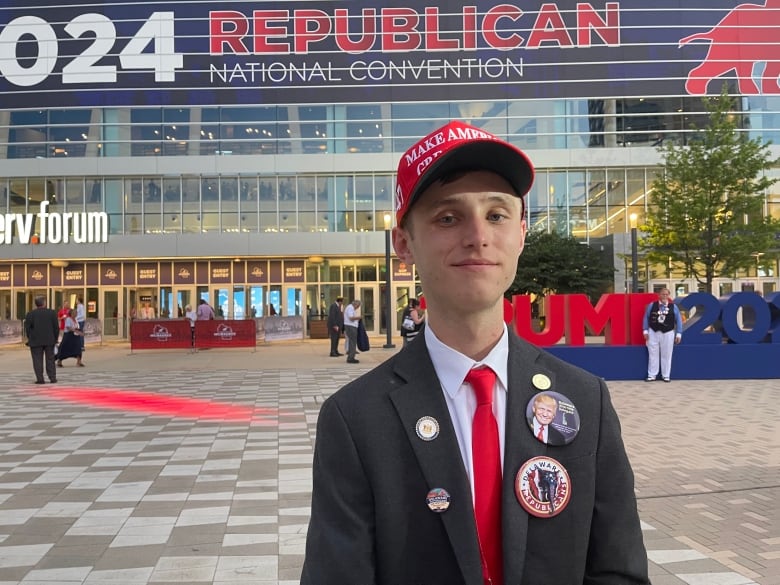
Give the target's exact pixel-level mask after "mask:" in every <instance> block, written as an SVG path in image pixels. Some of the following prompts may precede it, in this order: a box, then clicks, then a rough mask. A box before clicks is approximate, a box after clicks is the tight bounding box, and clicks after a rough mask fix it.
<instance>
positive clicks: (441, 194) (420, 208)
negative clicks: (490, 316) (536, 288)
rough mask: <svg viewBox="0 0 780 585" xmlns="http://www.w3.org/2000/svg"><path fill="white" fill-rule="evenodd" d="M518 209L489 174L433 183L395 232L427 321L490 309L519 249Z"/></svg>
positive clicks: (504, 285)
mask: <svg viewBox="0 0 780 585" xmlns="http://www.w3.org/2000/svg"><path fill="white" fill-rule="evenodd" d="M525 232H526V227H525V221H524V220H523V216H522V201H521V199H520V198H519V197H517V196H516V195H515V193H514V191H513V190H512V187H511V186H510V185H509V183H507V182H506V180H504V179H503V178H501V177H500V176H499V175H496V174H495V173H491V172H488V171H475V172H470V173H467V174H465V175H463V176H462V177H459V178H457V179H456V180H454V181H452V182H449V183H447V184H441V183H440V182H436V183H434V184H433V185H432V186H431V187H429V188H428V189H427V190H426V191H425V192H424V193H422V194H421V196H420V199H419V200H418V201H417V202H415V204H414V206H413V207H412V208H411V209H410V210H409V212H408V216H407V220H406V222H405V227H396V228H395V229H394V230H393V245H394V246H395V250H396V253H397V254H398V256H399V258H401V260H402V261H404V262H406V263H407V264H415V266H416V268H417V272H418V273H419V274H420V279H421V281H422V286H423V290H425V297H426V302H427V305H428V309H429V310H431V309H432V311H431V314H433V313H434V312H436V311H442V312H443V316H444V315H446V314H448V313H453V314H455V315H458V314H461V315H462V314H471V313H475V312H479V311H481V310H487V309H495V308H496V306H497V305H498V303H500V302H501V300H502V298H503V294H504V292H505V291H506V290H507V288H509V286H510V284H511V283H512V281H513V280H514V277H515V273H516V272H517V259H518V257H519V256H520V252H522V250H523V244H524V242H525Z"/></svg>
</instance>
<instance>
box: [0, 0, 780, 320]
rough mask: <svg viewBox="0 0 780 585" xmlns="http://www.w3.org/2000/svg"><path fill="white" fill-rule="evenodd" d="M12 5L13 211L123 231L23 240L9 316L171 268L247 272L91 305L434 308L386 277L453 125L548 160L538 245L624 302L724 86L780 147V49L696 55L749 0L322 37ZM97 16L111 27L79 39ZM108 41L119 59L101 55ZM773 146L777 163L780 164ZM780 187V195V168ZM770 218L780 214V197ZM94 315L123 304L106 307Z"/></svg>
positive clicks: (129, 8) (5, 164) (187, 15)
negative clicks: (71, 270)
mask: <svg viewBox="0 0 780 585" xmlns="http://www.w3.org/2000/svg"><path fill="white" fill-rule="evenodd" d="M9 2H10V3H9V4H8V7H4V8H0V36H2V41H3V42H4V43H5V44H6V45H7V46H8V47H9V48H10V51H11V53H9V55H7V56H6V58H5V59H0V97H2V105H0V217H2V218H3V219H4V220H5V219H6V217H11V218H13V219H14V220H15V219H16V218H17V217H23V214H32V215H33V216H36V214H37V213H38V212H39V210H41V209H43V208H44V207H47V208H48V211H49V212H50V213H58V214H63V215H65V214H69V213H70V214H73V213H79V214H81V213H86V214H105V216H106V217H107V223H108V231H109V238H108V241H107V242H103V243H100V244H88V245H75V244H73V245H70V246H68V247H58V246H52V245H51V243H50V242H49V243H45V245H41V246H39V247H35V248H31V247H30V245H29V243H28V242H20V241H18V239H19V238H16V240H15V239H14V238H15V237H16V236H15V235H14V234H15V232H13V231H12V230H6V231H5V239H4V241H3V242H2V245H0V313H2V312H5V311H6V310H7V309H9V308H10V309H12V310H11V311H10V312H11V314H13V315H17V314H18V313H19V312H21V311H23V310H24V309H25V308H26V307H27V306H28V305H29V304H30V302H31V296H30V295H31V291H32V290H34V289H35V288H36V287H38V286H42V285H40V281H31V280H29V278H28V273H30V270H32V271H33V272H36V271H37V273H40V274H45V273H47V270H49V275H50V277H51V279H52V280H50V281H48V283H47V285H46V287H48V288H49V289H50V290H52V291H53V293H52V296H51V298H50V300H51V301H53V302H56V301H57V300H59V299H61V298H62V297H63V295H66V294H70V293H72V292H73V291H72V290H70V289H69V288H68V287H67V286H65V284H67V283H66V282H65V281H64V280H61V281H57V280H56V275H57V274H60V272H61V271H60V272H58V271H57V270H54V269H53V267H56V266H58V265H67V264H68V263H75V264H82V265H83V266H86V267H87V271H90V270H93V271H100V270H102V267H103V264H104V263H109V264H110V263H112V262H117V263H122V266H123V267H124V263H128V262H131V263H137V264H138V265H141V264H145V263H151V264H154V263H157V264H156V265H157V266H159V270H160V271H161V272H164V270H163V266H165V265H167V264H166V263H169V264H170V265H171V266H173V265H175V263H176V262H190V263H192V264H193V266H196V265H198V263H199V262H203V261H204V260H206V261H208V262H217V263H220V262H222V263H228V264H229V265H230V266H239V265H244V264H242V263H245V264H246V267H247V268H246V270H245V271H244V272H243V276H242V273H241V271H238V272H236V273H235V274H232V276H231V279H230V282H224V283H220V282H216V281H214V282H212V281H211V280H209V279H208V278H206V279H205V280H204V279H200V280H199V281H198V283H197V286H195V285H194V284H193V287H192V289H187V290H184V289H176V287H175V283H174V286H171V285H170V283H167V282H163V279H161V280H160V281H159V282H156V283H155V284H154V285H151V284H150V289H149V290H147V289H143V290H142V289H141V287H139V286H138V284H132V283H130V282H129V281H126V280H123V281H122V283H121V285H118V288H117V289H116V290H109V289H105V290H104V289H103V288H101V287H104V286H107V285H106V284H105V283H98V284H95V285H94V286H93V285H88V284H87V283H86V282H85V283H84V284H83V288H82V289H81V291H80V292H83V293H87V295H88V296H89V295H92V294H93V293H94V295H98V296H99V295H100V294H102V293H103V292H105V293H106V294H108V295H110V298H111V299H114V298H116V299H117V301H116V302H118V303H120V306H119V307H113V309H112V310H111V311H110V312H111V313H114V312H117V313H118V314H120V315H121V314H125V315H129V314H130V311H131V308H132V307H133V306H135V305H136V304H137V301H138V299H139V298H140V297H143V298H144V299H147V298H149V299H155V301H154V302H155V303H156V304H157V305H158V306H157V307H156V308H157V310H158V312H159V313H162V311H163V310H165V311H166V312H167V313H168V314H169V315H171V314H173V313H174V311H173V309H174V307H176V308H177V310H176V311H175V312H176V313H178V307H177V305H179V304H181V303H180V302H178V300H179V299H178V298H177V295H185V293H186V295H189V298H190V299H195V298H196V297H198V296H200V295H202V294H209V295H213V296H214V298H215V300H217V299H219V302H218V304H219V305H220V307H221V308H222V311H223V313H225V314H226V315H238V314H241V315H247V314H251V312H252V307H253V306H254V307H255V309H254V312H255V313H256V314H257V315H260V316H263V315H265V314H266V311H267V310H268V309H269V306H270V305H272V304H273V305H279V306H285V307H286V309H285V310H292V311H295V312H296V313H294V314H306V315H309V314H311V316H312V317H314V316H316V315H317V314H318V313H319V311H321V309H322V305H323V304H325V305H326V306H327V304H329V303H330V302H331V301H332V299H333V298H334V296H337V295H344V296H346V297H359V298H362V299H363V300H364V301H365V303H366V306H369V305H373V304H374V303H376V304H377V306H385V305H384V303H385V301H386V300H387V296H386V295H388V294H390V295H393V297H394V302H395V304H396V305H398V306H403V304H405V298H407V297H408V296H409V295H412V294H418V293H419V292H420V291H419V285H418V283H417V282H416V280H415V278H416V277H415V274H414V269H413V267H403V268H401V267H398V268H397V269H396V268H395V267H394V268H393V270H392V274H390V275H389V274H388V273H389V271H388V267H387V266H385V262H384V255H385V252H386V250H385V238H384V236H385V233H384V231H385V230H386V229H387V226H386V225H385V221H384V216H385V215H386V214H388V213H389V214H391V215H392V209H393V201H394V190H395V182H394V181H395V178H394V177H395V168H396V164H397V160H398V157H399V156H400V154H401V153H403V152H404V151H405V150H406V149H407V148H408V147H409V146H411V145H412V144H413V143H414V142H415V141H416V140H417V139H418V138H419V137H420V136H423V135H425V134H427V133H428V132H430V131H432V130H434V129H435V128H438V127H440V126H441V125H443V124H444V123H446V122H447V121H449V120H452V119H460V120H463V121H466V122H468V123H470V124H473V125H475V126H477V127H480V128H484V129H485V130H487V131H489V132H492V133H494V134H496V135H499V136H501V137H503V138H505V139H506V140H508V141H510V142H511V143H513V144H515V145H517V146H518V147H519V148H521V149H523V150H525V151H526V152H527V153H528V154H529V157H530V158H531V160H532V161H533V162H534V164H535V166H536V168H537V176H536V181H535V183H534V185H533V188H532V190H531V192H530V193H529V195H528V198H527V203H528V205H527V206H526V209H527V220H528V225H529V229H533V230H543V231H549V232H553V231H554V232H557V233H560V234H564V235H571V236H573V237H575V238H577V239H578V240H580V241H582V242H587V243H591V244H595V245H598V246H601V247H602V249H604V250H611V251H614V254H613V260H614V264H615V266H616V268H617V269H618V274H617V275H616V277H615V290H618V291H623V290H626V286H625V280H626V274H627V273H628V271H627V269H626V266H625V258H624V254H625V251H626V246H625V243H626V238H627V232H629V230H630V225H629V223H630V220H629V218H630V217H631V216H632V215H635V216H636V218H637V220H638V222H639V223H640V224H641V223H642V222H643V220H644V217H645V212H646V207H647V194H648V190H649V189H650V185H651V184H652V182H653V179H654V178H655V177H656V174H657V173H658V172H659V169H660V164H661V162H662V161H661V158H660V154H659V152H658V148H657V147H658V146H661V145H663V144H667V143H670V142H671V143H674V144H679V145H685V144H686V143H687V142H688V141H689V139H690V138H691V137H692V136H694V135H695V131H694V130H692V129H691V127H692V125H700V126H701V125H703V124H704V123H705V121H706V117H707V114H706V111H707V109H706V107H705V106H706V104H705V101H704V100H706V99H708V98H707V97H706V94H707V93H708V92H709V95H714V94H717V93H718V92H719V90H720V86H721V84H723V83H726V84H727V87H728V89H729V92H730V93H731V94H732V95H735V96H740V97H739V98H738V99H737V102H736V107H735V112H734V116H737V117H738V127H739V128H740V131H742V132H744V133H745V134H746V135H747V136H749V137H751V138H756V137H758V138H761V139H762V140H764V141H771V142H773V143H775V144H780V92H778V91H774V89H775V86H776V85H777V83H776V81H777V79H776V78H775V79H774V80H773V79H771V72H772V71H774V68H772V67H770V66H769V65H770V63H771V54H770V53H769V52H767V51H771V49H772V47H771V45H769V44H768V43H767V44H766V46H761V47H757V45H755V44H752V43H751V41H750V39H751V35H752V34H753V32H755V31H751V30H749V27H748V28H745V30H741V29H737V30H735V31H734V34H736V35H737V37H739V38H737V40H736V41H735V45H742V47H744V48H745V49H746V50H747V49H750V48H752V49H753V50H755V51H759V49H760V50H761V51H763V52H760V51H759V52H758V53H756V54H755V55H753V56H752V57H751V59H752V62H746V64H745V65H744V66H741V65H740V64H739V63H736V62H734V63H732V62H731V61H729V60H728V58H720V59H714V58H713V59H709V57H708V55H709V53H708V51H709V50H710V49H711V48H712V47H715V48H718V47H717V43H715V42H714V41H712V40H711V39H710V40H708V41H707V42H706V43H705V42H699V43H692V44H689V41H690V40H691V39H693V38H695V37H697V36H700V35H701V34H702V31H707V30H710V29H711V28H712V27H713V26H716V25H717V23H718V22H720V21H721V20H722V19H724V18H726V17H727V15H728V14H731V13H732V11H736V10H738V9H739V8H738V7H735V5H734V3H733V2H730V1H729V0H712V2H709V3H707V6H702V7H689V6H683V5H682V4H684V3H682V4H679V5H675V6H674V7H672V8H659V7H658V6H657V5H656V4H654V3H649V2H645V3H643V2H641V1H639V0H637V1H636V2H630V3H614V2H608V3H605V4H604V5H603V6H602V5H599V6H597V5H592V4H590V3H581V2H568V1H563V0H562V1H560V2H558V3H545V4H540V5H538V6H536V5H533V3H531V4H527V5H523V7H522V9H521V8H520V7H519V6H514V5H511V4H510V5H506V4H500V5H491V4H490V3H480V4H479V5H478V6H463V5H462V4H459V3H456V2H449V1H443V2H440V3H439V6H427V5H426V6H422V5H420V6H415V5H414V4H415V3H410V4H411V5H410V6H409V7H407V8H405V9H404V14H406V15H407V17H404V18H401V19H398V18H396V19H393V18H392V17H390V16H388V14H389V13H390V12H388V14H385V11H386V10H387V11H392V10H394V7H381V8H378V9H375V8H371V7H368V8H366V9H365V10H362V11H358V10H357V9H355V10H353V9H352V8H339V9H335V8H333V7H332V6H330V5H329V4H327V3H325V4H322V3H320V4H317V5H316V8H317V14H318V15H319V16H318V19H317V20H307V18H309V19H310V18H311V14H310V13H311V12H313V10H307V9H301V6H302V5H301V4H300V3H285V2H282V3H281V4H278V5H276V6H275V10H276V11H275V12H274V11H266V10H265V9H264V8H263V7H260V6H254V5H252V6H250V4H251V3H247V2H243V1H237V2H231V1H229V0H215V2H212V3H206V4H204V3H201V2H188V1H182V2H176V3H168V4H161V3H156V2H148V3H144V4H143V6H140V7H139V6H137V5H135V4H133V5H131V4H130V3H127V2H124V1H122V0H117V1H112V2H105V3H102V4H101V5H100V7H99V9H98V8H96V7H95V5H94V3H90V2H87V1H86V0H84V1H81V0H79V1H76V2H73V3H69V4H68V5H67V7H36V6H30V5H29V3H25V2H22V1H21V0H9ZM391 4H392V3H391ZM128 14H131V15H132V16H131V17H128ZM734 14H738V12H734ZM33 15H34V16H33ZM282 15H285V16H282ZM296 15H297V16H296ZM307 15H308V16H307ZM25 16H27V18H25ZM348 17H349V18H348ZM31 19H34V20H31ZM345 19H349V20H350V22H349V24H347V20H345ZM33 21H34V22H35V23H36V25H35V27H34V28H33V29H32V30H28V28H29V26H28V25H29V23H30V22H33ZM82 21H84V22H88V23H90V24H89V27H93V28H89V27H88V30H87V32H86V34H85V35H84V39H75V40H74V39H72V38H70V33H69V32H68V31H69V30H73V29H72V28H71V27H73V26H74V23H75V25H77V24H78V23H80V22H82ZM11 22H13V23H15V24H14V26H10V23H11ZM315 25H316V28H317V30H318V31H319V26H320V25H322V26H323V27H325V26H332V27H333V28H332V29H331V30H332V31H337V30H342V32H341V33H335V34H325V33H323V34H322V35H320V34H314V32H313V31H314V28H307V27H315ZM255 27H260V29H259V31H258V30H256V28H255ZM337 27H346V28H342V29H337ZM385 29H387V30H385ZM429 29H430V30H429ZM323 30H324V29H323ZM713 30H714V29H713ZM151 31H154V34H153V35H151V36H152V37H154V41H155V42H154V43H152V42H151V41H150V33H151ZM344 31H346V34H345V32H344ZM361 31H362V33H361ZM90 35H94V36H95V37H96V40H97V41H102V42H101V43H100V44H99V50H100V51H103V54H100V55H96V54H95V55H93V54H92V53H90V52H89V51H87V48H88V46H89V45H90V43H88V42H86V40H85V39H91V38H92V37H91V36H90ZM118 41H121V42H118ZM96 45H97V43H96ZM767 46H769V47H770V48H769V49H767ZM95 50H98V48H97V47H96V49H95ZM705 53H706V54H705ZM185 56H186V60H185ZM721 57H723V55H721ZM726 57H728V55H726ZM741 58H742V57H740V59H741ZM734 59H737V57H734ZM747 65H750V68H748V67H747ZM762 67H763V68H762ZM735 71H736V74H735V73H734V72H735ZM767 72H769V74H767ZM762 75H765V76H766V78H764V79H761V77H762ZM759 81H760V83H758V82H759ZM771 149H772V153H773V156H774V157H775V158H777V159H780V147H778V146H774V145H773V146H772V147H771ZM769 174H770V176H771V177H772V178H780V166H778V167H775V168H773V169H771V170H770V171H769ZM44 203H45V205H44ZM764 212H765V214H767V215H772V216H775V217H780V186H779V185H778V184H776V185H773V186H772V187H771V188H770V189H769V191H768V192H767V193H766V194H765V209H764ZM2 214H11V215H10V216H5V217H3V215H2ZM16 214H22V215H19V216H17V215H16ZM36 221H40V220H36ZM5 224H8V225H10V220H7V221H5ZM17 227H18V226H17ZM35 227H36V226H35V225H33V226H32V228H31V229H33V231H34V228H35ZM764 254H765V252H763V251H759V252H757V256H756V269H755V271H754V272H755V274H751V273H750V271H748V272H747V273H746V274H745V275H744V276H745V278H747V279H749V281H750V282H754V281H755V288H756V290H764V291H766V290H769V289H770V288H771V289H772V290H775V288H772V287H775V286H776V285H779V286H780V281H778V280H777V277H776V272H777V270H776V268H777V265H776V263H774V264H772V263H769V266H767V265H766V264H767V262H766V261H765V259H762V256H763V255H764ZM251 261H264V262H268V265H267V266H268V270H269V271H270V273H271V274H269V275H267V279H266V280H265V281H264V282H263V283H262V284H258V283H257V282H254V281H253V280H252V278H250V273H251V270H250V268H249V264H248V263H249V262H251ZM54 262H56V263H57V264H56V265H55V264H54ZM288 262H290V263H293V264H294V265H295V266H296V267H298V266H300V268H301V274H302V277H301V279H300V281H288V280H287V279H286V278H285V277H284V276H283V275H282V273H281V272H279V273H277V272H275V270H276V269H275V268H273V267H274V266H277V263H278V266H280V267H282V266H286V265H287V263H288ZM6 268H7V270H6ZM28 269H29V270H28ZM52 270H53V271H52ZM165 270H167V269H165ZM280 270H281V268H280ZM296 270H297V268H296ZM114 271H115V272H118V271H116V270H114ZM258 271H259V272H263V270H262V269H259V268H258ZM96 273H97V272H96ZM130 273H132V270H130V271H129V272H126V271H125V270H124V269H123V270H122V274H123V275H124V274H130ZM296 274H297V272H296ZM6 276H7V279H6V280H2V279H3V278H5V277H6ZM388 276H390V278H388ZM742 276H743V275H741V274H740V275H735V282H734V283H731V285H730V286H731V287H732V289H733V290H737V288H738V287H739V286H741V285H738V284H737V282H736V279H738V278H741V277H742ZM642 278H643V282H644V283H645V284H646V286H647V287H648V288H652V287H653V286H655V284H656V281H657V280H664V281H665V283H667V284H669V285H673V284H674V283H673V282H672V280H680V279H681V278H682V276H681V275H678V274H673V273H672V271H671V269H668V270H663V267H661V269H659V268H658V267H645V268H643V270H642ZM388 280H390V281H391V282H392V285H391V286H392V290H389V291H388V290H387V281H388ZM746 282H748V281H746ZM721 284H722V286H723V287H724V290H725V289H727V288H728V286H727V285H728V283H725V282H724V283H719V285H721ZM222 285H224V286H222ZM745 286H748V285H747V284H746V285H745ZM675 288H677V287H676V286H675ZM69 291H70V292H69ZM181 298H184V296H182V297H181ZM93 300H95V303H96V304H95V306H96V307H98V311H99V312H100V311H104V312H105V311H108V309H102V308H100V307H103V305H105V302H104V299H103V298H102V297H100V298H98V299H93ZM112 302H114V301H113V300H112ZM223 305H224V306H223ZM290 307H293V308H290ZM98 316H102V317H103V318H108V317H110V315H108V313H105V314H102V315H98ZM383 319H384V321H386V318H383ZM383 319H374V320H373V322H374V323H376V329H375V330H374V332H378V330H379V328H382V327H386V326H387V325H388V324H387V323H386V322H384V321H383ZM394 319H395V318H394ZM390 325H391V326H395V325H396V324H394V323H390Z"/></svg>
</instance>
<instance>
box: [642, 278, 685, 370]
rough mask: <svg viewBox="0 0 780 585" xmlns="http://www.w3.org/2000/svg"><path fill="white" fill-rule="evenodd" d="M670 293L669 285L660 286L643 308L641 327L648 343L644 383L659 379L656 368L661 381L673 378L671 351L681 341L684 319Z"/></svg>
mask: <svg viewBox="0 0 780 585" xmlns="http://www.w3.org/2000/svg"><path fill="white" fill-rule="evenodd" d="M669 294H670V293H669V289H668V288H662V289H661V290H659V291H658V300H657V301H654V302H652V303H650V304H649V305H647V307H646V308H645V316H644V319H643V320H642V330H643V333H644V336H645V345H647V379H646V381H647V382H655V380H656V379H658V370H659V368H660V370H661V377H662V378H663V379H664V382H671V381H672V378H671V375H672V351H674V346H675V344H677V343H680V341H681V340H682V330H683V322H682V315H680V309H678V308H677V305H675V304H674V303H673V302H672V300H671V299H670V298H669Z"/></svg>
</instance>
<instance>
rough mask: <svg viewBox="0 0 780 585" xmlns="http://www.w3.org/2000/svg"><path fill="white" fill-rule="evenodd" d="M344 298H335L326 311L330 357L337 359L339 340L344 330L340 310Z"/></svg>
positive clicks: (342, 315)
mask: <svg viewBox="0 0 780 585" xmlns="http://www.w3.org/2000/svg"><path fill="white" fill-rule="evenodd" d="M343 305H344V297H337V298H336V300H335V301H333V303H331V305H330V308H329V309H328V335H330V357H339V356H340V355H343V354H341V353H339V339H340V338H341V332H342V331H343V330H344V313H343V312H342V310H341V308H342V306H343Z"/></svg>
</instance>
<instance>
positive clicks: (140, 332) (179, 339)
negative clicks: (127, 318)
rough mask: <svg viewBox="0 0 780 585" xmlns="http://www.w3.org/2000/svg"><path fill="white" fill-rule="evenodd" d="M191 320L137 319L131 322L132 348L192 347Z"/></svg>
mask: <svg viewBox="0 0 780 585" xmlns="http://www.w3.org/2000/svg"><path fill="white" fill-rule="evenodd" d="M191 347H192V332H191V330H190V322H189V321H187V320H186V319H182V320H181V321H176V320H171V321H154V320H151V319H149V320H147V319H135V320H134V321H133V322H132V323H130V349H131V350H133V349H190V348H191Z"/></svg>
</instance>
